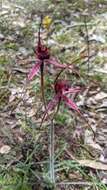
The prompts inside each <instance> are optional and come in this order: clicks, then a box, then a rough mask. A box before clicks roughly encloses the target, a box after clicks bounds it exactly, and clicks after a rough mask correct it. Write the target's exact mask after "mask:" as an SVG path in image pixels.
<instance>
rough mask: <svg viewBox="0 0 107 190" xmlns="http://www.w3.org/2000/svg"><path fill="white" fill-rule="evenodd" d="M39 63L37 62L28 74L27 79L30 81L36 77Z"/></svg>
mask: <svg viewBox="0 0 107 190" xmlns="http://www.w3.org/2000/svg"><path fill="white" fill-rule="evenodd" d="M40 65H41V62H40V61H39V62H37V63H36V64H35V65H34V66H33V67H32V69H31V71H30V72H29V74H28V79H29V80H32V79H33V77H34V76H35V75H37V73H38V71H39V69H40Z"/></svg>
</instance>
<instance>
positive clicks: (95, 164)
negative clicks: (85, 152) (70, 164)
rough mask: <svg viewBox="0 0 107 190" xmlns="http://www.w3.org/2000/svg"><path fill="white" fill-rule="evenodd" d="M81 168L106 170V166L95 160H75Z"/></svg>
mask: <svg viewBox="0 0 107 190" xmlns="http://www.w3.org/2000/svg"><path fill="white" fill-rule="evenodd" d="M76 161H77V162H78V163H79V164H80V165H81V166H86V167H90V168H93V169H96V170H107V164H103V163H101V162H98V161H95V160H76Z"/></svg>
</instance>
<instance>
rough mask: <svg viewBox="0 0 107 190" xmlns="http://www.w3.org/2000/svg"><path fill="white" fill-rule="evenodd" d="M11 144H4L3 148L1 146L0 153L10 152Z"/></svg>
mask: <svg viewBox="0 0 107 190" xmlns="http://www.w3.org/2000/svg"><path fill="white" fill-rule="evenodd" d="M10 149H11V148H10V146H8V145H3V146H2V147H1V148H0V153H1V154H8V153H9V152H10Z"/></svg>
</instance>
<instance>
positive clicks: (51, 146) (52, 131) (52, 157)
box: [49, 119, 55, 184]
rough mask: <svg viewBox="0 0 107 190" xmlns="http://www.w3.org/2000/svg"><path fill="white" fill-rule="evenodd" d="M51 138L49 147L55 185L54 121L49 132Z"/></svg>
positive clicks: (51, 173)
mask: <svg viewBox="0 0 107 190" xmlns="http://www.w3.org/2000/svg"><path fill="white" fill-rule="evenodd" d="M49 134H50V135H49V137H50V145H49V155H50V161H49V163H50V178H51V182H52V183H53V184H55V169H54V162H55V160H54V159H55V158H54V157H55V156H54V122H53V119H52V120H51V125H50V132H49Z"/></svg>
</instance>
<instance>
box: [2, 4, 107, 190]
mask: <svg viewBox="0 0 107 190" xmlns="http://www.w3.org/2000/svg"><path fill="white" fill-rule="evenodd" d="M106 4H107V3H106V0H105V1H104V0H99V1H95V0H94V1H85V0H79V1H72V2H71V1H69V0H68V1H67V0H62V1H55V2H54V1H49V0H47V1H43V0H41V1H39V0H38V1H37V0H32V1H27V0H24V1H20V0H16V1H14V2H13V1H8V0H4V1H3V2H2V6H1V7H0V10H1V11H0V190H31V189H32V190H46V189H47V190H49V189H55V190H60V189H61V190H64V189H65V190H69V189H72V190H90V189H93V190H107V52H106V51H107V12H106V11H107V5H106ZM41 14H42V15H43V16H44V17H45V16H47V15H48V16H49V17H50V18H52V23H51V25H50V28H49V30H47V29H46V28H45V27H44V28H42V29H41V36H42V39H43V41H44V43H46V44H47V46H48V47H49V49H50V51H51V54H52V55H53V56H54V57H55V58H57V59H58V60H59V62H60V63H61V64H62V65H63V64H68V65H69V64H73V65H74V66H75V67H76V69H77V71H78V73H79V76H78V75H77V74H75V73H73V72H72V71H71V70H67V69H66V70H64V72H62V74H61V75H60V79H66V80H68V81H69V82H70V84H71V86H73V87H75V86H80V87H81V88H82V87H83V89H84V90H82V91H81V92H79V93H78V95H76V94H74V95H69V97H70V98H71V99H73V101H74V102H75V103H76V105H77V106H78V108H79V110H80V111H81V112H82V116H83V117H84V118H85V120H84V119H83V117H81V116H79V114H78V113H76V111H74V110H71V109H69V108H68V107H67V106H66V105H64V103H62V104H61V105H60V108H59V111H58V113H57V115H56V116H55V118H54V131H55V132H54V145H52V144H50V135H51V134H50V132H51V127H52V126H51V125H52V122H51V121H50V115H51V116H52V111H51V112H50V113H48V114H49V115H48V116H49V117H47V119H46V120H44V122H43V125H42V127H40V124H41V118H42V117H43V114H44V108H43V103H42V101H41V87H40V74H39V73H38V74H37V76H35V77H34V78H33V79H32V80H31V81H28V73H29V71H30V70H31V68H32V66H33V65H34V64H35V59H36V58H35V57H36V56H35V47H36V46H37V39H38V30H39V24H40V16H41ZM60 70H61V69H59V68H58V69H56V68H55V67H54V66H53V65H47V66H46V67H45V70H44V80H45V98H46V102H49V101H50V100H51V99H52V97H53V96H54V89H53V85H54V80H55V78H56V76H57V75H58V73H59V72H60ZM91 129H92V130H91ZM93 131H94V134H93ZM50 146H54V149H55V150H54V159H55V160H54V172H55V173H54V175H55V176H54V177H55V187H53V184H52V181H51V178H50V162H51V161H50V152H49V151H50V150H49V148H50Z"/></svg>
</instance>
